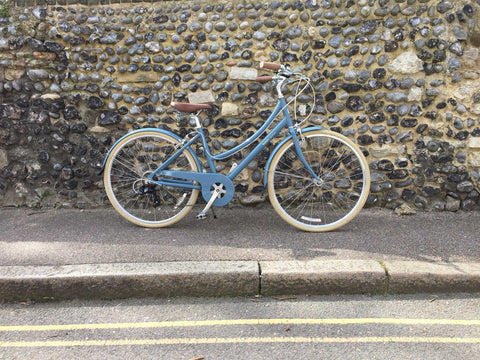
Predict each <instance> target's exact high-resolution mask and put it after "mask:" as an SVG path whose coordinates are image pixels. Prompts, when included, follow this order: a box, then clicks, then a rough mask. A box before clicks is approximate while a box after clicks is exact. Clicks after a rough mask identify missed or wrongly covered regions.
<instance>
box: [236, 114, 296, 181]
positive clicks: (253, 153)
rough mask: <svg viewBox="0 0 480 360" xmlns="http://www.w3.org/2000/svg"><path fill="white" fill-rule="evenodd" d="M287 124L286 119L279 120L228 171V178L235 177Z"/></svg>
mask: <svg viewBox="0 0 480 360" xmlns="http://www.w3.org/2000/svg"><path fill="white" fill-rule="evenodd" d="M286 125H287V120H286V119H285V118H284V119H283V120H282V121H280V122H279V123H278V124H277V125H276V126H275V127H274V128H273V130H272V131H270V132H269V133H268V135H267V136H266V137H265V139H263V140H262V141H261V142H260V143H259V144H258V145H257V146H255V148H254V149H253V150H252V151H250V153H249V154H248V155H247V156H246V157H245V159H243V160H242V161H241V162H240V164H238V166H237V167H236V168H235V169H234V170H233V171H232V172H231V173H230V174H228V177H229V178H230V180H233V179H235V177H236V176H237V175H238V174H240V172H241V171H242V170H243V169H245V168H246V167H247V165H248V164H250V162H251V161H252V160H253V159H254V158H255V157H256V156H257V155H258V154H259V153H260V151H262V150H263V149H265V147H267V146H268V144H270V142H271V141H272V140H273V139H274V138H275V137H276V136H277V135H278V133H279V132H280V131H282V129H284V128H285V127H286Z"/></svg>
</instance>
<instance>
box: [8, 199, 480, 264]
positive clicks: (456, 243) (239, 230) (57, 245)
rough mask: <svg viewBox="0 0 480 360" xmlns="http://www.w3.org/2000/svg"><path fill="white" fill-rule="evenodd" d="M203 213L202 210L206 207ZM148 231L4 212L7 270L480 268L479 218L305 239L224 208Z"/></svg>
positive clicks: (258, 216) (424, 216)
mask: <svg viewBox="0 0 480 360" xmlns="http://www.w3.org/2000/svg"><path fill="white" fill-rule="evenodd" d="M199 209H200V208H199ZM195 213H196V211H195V209H194V210H193V211H192V212H191V213H190V214H189V215H188V216H187V218H185V219H183V220H182V221H180V222H179V223H178V224H176V225H175V226H174V227H171V228H164V229H145V228H140V227H137V226H135V225H132V224H130V223H128V222H127V221H125V220H123V219H122V218H121V217H120V216H119V215H117V214H116V213H115V211H114V210H111V209H106V210H105V209H103V210H84V211H80V210H73V209H70V210H65V209H59V210H48V211H34V210H30V209H0V229H1V232H0V264H2V265H4V266H6V265H68V264H95V263H135V262H137V263H143V262H163V261H204V260H310V259H322V260H325V259H340V260H344V259H362V260H395V259H396V260H398V259H400V260H421V261H433V262H435V261H443V262H452V261H459V262H469V261H472V262H479V261H480V246H479V245H480V236H479V223H480V221H479V220H480V212H469V213H467V212H458V213H450V212H428V213H426V212H418V213H417V214H416V215H413V216H398V215H396V214H394V213H393V212H392V211H390V210H386V209H365V210H363V211H362V212H361V213H360V215H359V216H358V217H357V218H355V219H354V220H353V221H352V222H351V223H349V224H347V225H346V226H344V227H343V228H341V229H339V230H337V231H334V232H330V233H307V232H301V231H299V230H297V229H295V228H293V227H291V226H289V225H288V224H286V223H285V222H283V221H282V220H281V219H280V218H279V217H278V216H277V214H276V213H275V211H274V210H273V209H272V208H270V207H269V206H266V205H265V206H260V207H253V208H245V207H235V206H234V207H229V208H217V209H216V213H217V216H218V218H217V219H214V218H208V219H207V220H203V221H197V220H195Z"/></svg>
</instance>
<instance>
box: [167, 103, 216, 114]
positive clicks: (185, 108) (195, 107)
mask: <svg viewBox="0 0 480 360" xmlns="http://www.w3.org/2000/svg"><path fill="white" fill-rule="evenodd" d="M170 106H171V107H173V108H175V109H177V110H180V111H182V112H186V113H193V112H197V111H200V110H205V109H211V108H212V105H209V104H191V103H182V102H176V101H174V102H172V103H170Z"/></svg>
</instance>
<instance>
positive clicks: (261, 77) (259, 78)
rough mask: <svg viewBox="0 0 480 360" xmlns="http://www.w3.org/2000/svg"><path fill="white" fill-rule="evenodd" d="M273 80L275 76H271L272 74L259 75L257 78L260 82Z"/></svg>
mask: <svg viewBox="0 0 480 360" xmlns="http://www.w3.org/2000/svg"><path fill="white" fill-rule="evenodd" d="M272 80H273V76H271V75H268V76H267V75H265V76H257V77H256V78H255V81H258V82H267V81H272Z"/></svg>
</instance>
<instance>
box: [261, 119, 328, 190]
mask: <svg viewBox="0 0 480 360" xmlns="http://www.w3.org/2000/svg"><path fill="white" fill-rule="evenodd" d="M323 129H324V128H323V127H322V126H314V127H309V128H305V129H302V130H301V133H302V134H305V133H307V132H310V131H313V130H323ZM291 138H292V135H288V136H287V137H286V138H285V139H283V140H282V141H280V142H279V143H278V144H277V145H276V146H275V149H273V151H272V153H271V154H270V157H269V158H268V161H267V165H265V173H264V174H263V186H264V187H265V188H266V187H267V177H268V169H270V163H271V162H272V159H273V157H274V156H275V154H276V153H277V151H278V149H280V147H281V146H282V145H283V144H285V143H286V142H287V141H288V140H290V139H291Z"/></svg>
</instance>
